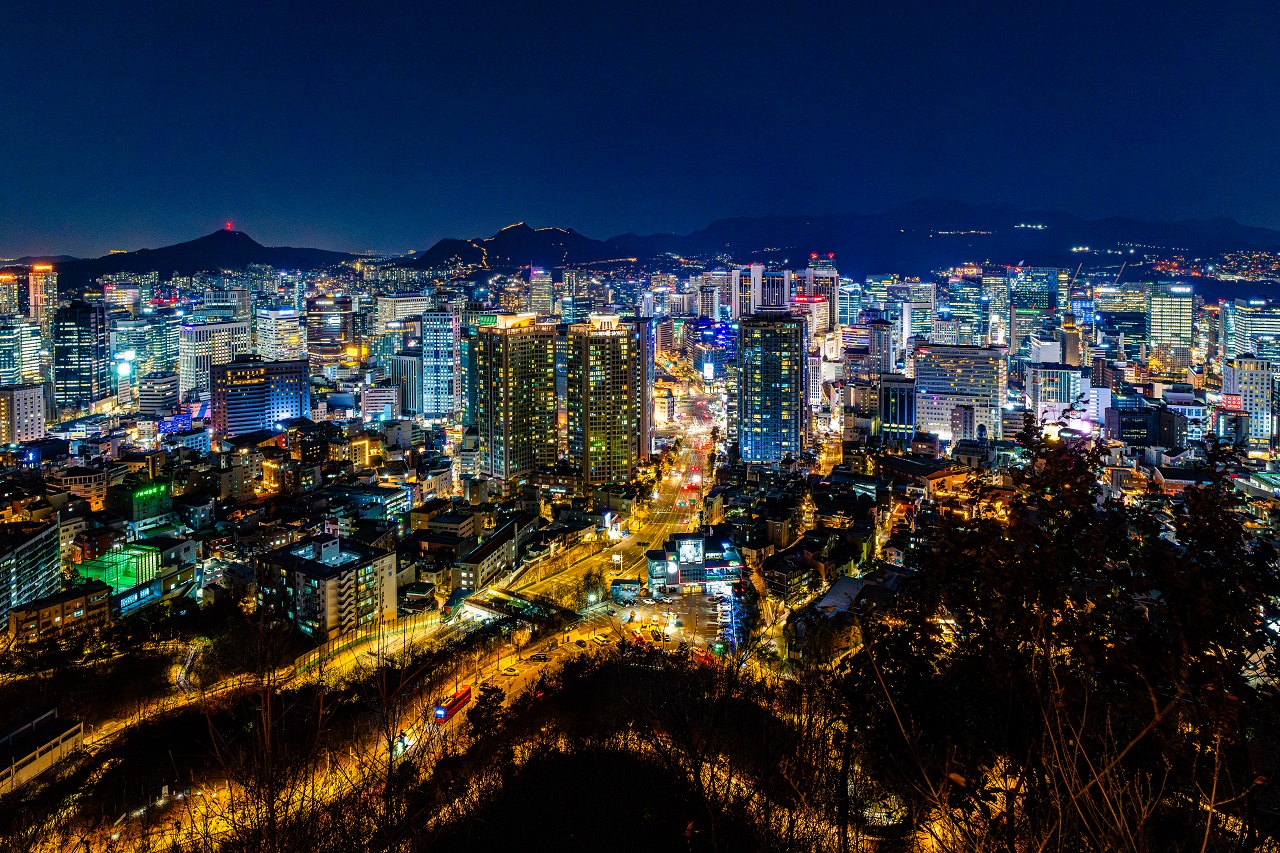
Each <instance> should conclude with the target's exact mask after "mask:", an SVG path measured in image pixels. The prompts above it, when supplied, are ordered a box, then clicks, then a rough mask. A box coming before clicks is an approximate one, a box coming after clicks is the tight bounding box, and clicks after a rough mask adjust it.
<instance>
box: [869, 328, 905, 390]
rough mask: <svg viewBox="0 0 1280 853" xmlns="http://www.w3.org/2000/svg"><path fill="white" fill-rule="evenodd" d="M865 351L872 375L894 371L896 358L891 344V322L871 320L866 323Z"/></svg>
mask: <svg viewBox="0 0 1280 853" xmlns="http://www.w3.org/2000/svg"><path fill="white" fill-rule="evenodd" d="M867 353H868V355H869V357H870V359H871V361H870V366H869V370H870V374H871V375H872V376H876V375H879V374H881V373H893V372H895V370H896V368H897V362H898V359H897V356H896V354H895V352H894V346H893V324H892V323H890V322H889V321H888V320H872V321H871V322H870V323H868V324H867Z"/></svg>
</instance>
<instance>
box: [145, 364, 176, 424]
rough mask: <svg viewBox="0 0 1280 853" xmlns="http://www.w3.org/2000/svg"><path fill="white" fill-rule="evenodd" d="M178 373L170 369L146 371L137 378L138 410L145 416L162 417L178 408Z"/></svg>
mask: <svg viewBox="0 0 1280 853" xmlns="http://www.w3.org/2000/svg"><path fill="white" fill-rule="evenodd" d="M179 387H180V386H179V378H178V374H177V373H175V372H173V371H172V370H161V371H156V372H154V373H147V374H145V375H143V376H142V377H141V378H140V379H139V380H138V412H139V414H141V415H143V416H145V417H154V418H163V417H167V416H169V415H171V414H173V412H174V410H175V409H177V408H178V402H179V398H180V396H181V394H180V392H179Z"/></svg>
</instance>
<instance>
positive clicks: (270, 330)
mask: <svg viewBox="0 0 1280 853" xmlns="http://www.w3.org/2000/svg"><path fill="white" fill-rule="evenodd" d="M254 320H255V326H256V328H255V334H256V339H257V344H258V355H260V356H262V357H263V358H264V359H266V360H267V361H291V360H293V359H298V358H306V356H307V339H306V336H304V335H303V333H302V325H301V318H300V317H299V315H298V309H297V308H294V307H293V306H292V305H262V306H259V307H258V309H257V311H255V312H254Z"/></svg>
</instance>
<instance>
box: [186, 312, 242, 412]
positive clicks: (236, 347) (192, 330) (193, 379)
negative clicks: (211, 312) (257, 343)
mask: <svg viewBox="0 0 1280 853" xmlns="http://www.w3.org/2000/svg"><path fill="white" fill-rule="evenodd" d="M248 352H249V324H248V323H244V322H231V323H200V324H185V325H183V327H182V331H181V333H180V334H179V337H178V389H179V393H180V394H182V395H184V396H185V395H186V393H187V392H188V391H191V390H192V389H196V388H203V389H208V388H209V370H210V368H212V367H213V366H214V365H215V364H230V363H231V361H232V360H233V359H234V358H235V357H236V356H237V355H241V354H247V353H248Z"/></svg>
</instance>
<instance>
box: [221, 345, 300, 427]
mask: <svg viewBox="0 0 1280 853" xmlns="http://www.w3.org/2000/svg"><path fill="white" fill-rule="evenodd" d="M209 412H210V415H211V416H212V418H213V431H214V432H215V433H217V434H218V435H224V436H227V435H240V434H242V433H246V432H253V431H254V430H259V429H273V428H276V425H277V424H279V423H281V422H282V421H287V420H290V419H292V418H305V417H309V416H310V414H311V384H310V370H309V368H308V365H307V361H306V359H301V358H299V359H292V360H289V361H265V360H263V359H262V358H260V357H258V356H251V355H240V356H237V357H236V358H235V360H234V361H232V362H230V363H228V364H215V365H214V366H213V367H212V368H211V369H210V394H209Z"/></svg>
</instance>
